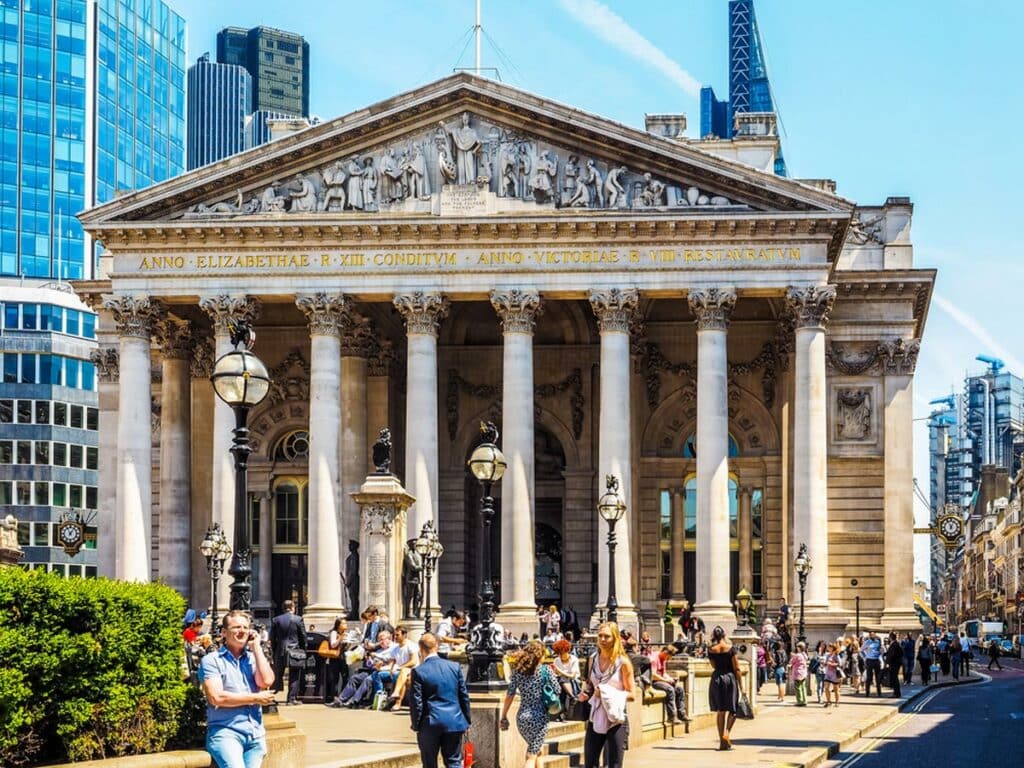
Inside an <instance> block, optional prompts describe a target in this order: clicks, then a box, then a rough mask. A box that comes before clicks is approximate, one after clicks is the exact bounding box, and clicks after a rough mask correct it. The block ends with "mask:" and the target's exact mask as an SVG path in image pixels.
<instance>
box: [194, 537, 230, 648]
mask: <svg viewBox="0 0 1024 768" xmlns="http://www.w3.org/2000/svg"><path fill="white" fill-rule="evenodd" d="M199 551H200V552H202V553H203V557H205V558H206V570H207V571H208V572H209V574H210V634H212V635H218V634H220V630H219V628H218V627H217V584H219V583H220V577H221V574H222V573H224V563H225V562H227V560H228V558H229V557H231V545H230V544H228V537H227V536H225V535H224V529H223V528H221V527H220V523H214V524H213V525H211V526H210V527H209V528H207V529H206V535H205V536H204V537H203V540H202V541H201V542H200V543H199Z"/></svg>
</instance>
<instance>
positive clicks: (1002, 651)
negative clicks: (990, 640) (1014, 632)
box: [999, 637, 1016, 656]
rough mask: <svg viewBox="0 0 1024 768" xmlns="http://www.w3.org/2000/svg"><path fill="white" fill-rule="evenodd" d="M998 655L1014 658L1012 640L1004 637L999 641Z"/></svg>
mask: <svg viewBox="0 0 1024 768" xmlns="http://www.w3.org/2000/svg"><path fill="white" fill-rule="evenodd" d="M999 655H1000V656H1015V655H1016V654H1015V653H1014V649H1013V640H1010V639H1009V638H1008V637H1004V638H1003V639H1002V640H1000V641H999Z"/></svg>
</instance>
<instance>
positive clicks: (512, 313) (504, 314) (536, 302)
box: [491, 288, 544, 333]
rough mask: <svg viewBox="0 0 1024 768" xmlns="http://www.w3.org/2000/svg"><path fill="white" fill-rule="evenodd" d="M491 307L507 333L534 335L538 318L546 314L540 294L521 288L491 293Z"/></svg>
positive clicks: (496, 290)
mask: <svg viewBox="0 0 1024 768" xmlns="http://www.w3.org/2000/svg"><path fill="white" fill-rule="evenodd" d="M491 306H492V307H494V311H495V312H497V313H498V317H500V318H501V329H502V331H503V332H505V333H533V325H534V323H535V322H536V320H537V316H538V315H540V314H542V313H543V312H544V306H543V305H542V304H541V301H540V293H538V292H537V291H522V290H520V289H519V288H512V289H510V290H498V289H495V290H493V291H491Z"/></svg>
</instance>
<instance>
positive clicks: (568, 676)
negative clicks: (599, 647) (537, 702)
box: [551, 640, 582, 719]
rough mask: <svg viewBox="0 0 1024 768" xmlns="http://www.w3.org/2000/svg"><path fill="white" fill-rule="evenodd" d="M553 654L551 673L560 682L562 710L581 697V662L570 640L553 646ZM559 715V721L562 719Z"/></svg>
mask: <svg viewBox="0 0 1024 768" xmlns="http://www.w3.org/2000/svg"><path fill="white" fill-rule="evenodd" d="M551 652H552V653H553V654H554V655H555V658H554V660H553V661H552V664H551V671H553V672H554V673H555V678H556V679H557V680H558V687H559V688H560V690H561V699H562V708H563V709H565V704H566V702H567V701H568V700H569V699H574V698H576V697H577V696H579V693H580V689H581V688H582V682H581V681H580V660H579V658H578V657H577V656H576V654H574V653H573V652H572V643H570V642H569V641H568V640H559V641H558V642H556V643H555V644H554V645H552V646H551ZM562 717H563V716H562V715H559V719H562Z"/></svg>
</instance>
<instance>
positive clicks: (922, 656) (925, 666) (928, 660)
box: [917, 635, 934, 685]
mask: <svg viewBox="0 0 1024 768" xmlns="http://www.w3.org/2000/svg"><path fill="white" fill-rule="evenodd" d="M933 658H934V656H933V654H932V643H931V641H930V640H929V639H928V637H927V636H926V635H921V646H920V647H919V648H918V649H917V661H918V663H919V664H920V666H921V685H928V683H930V682H931V679H932V659H933Z"/></svg>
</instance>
